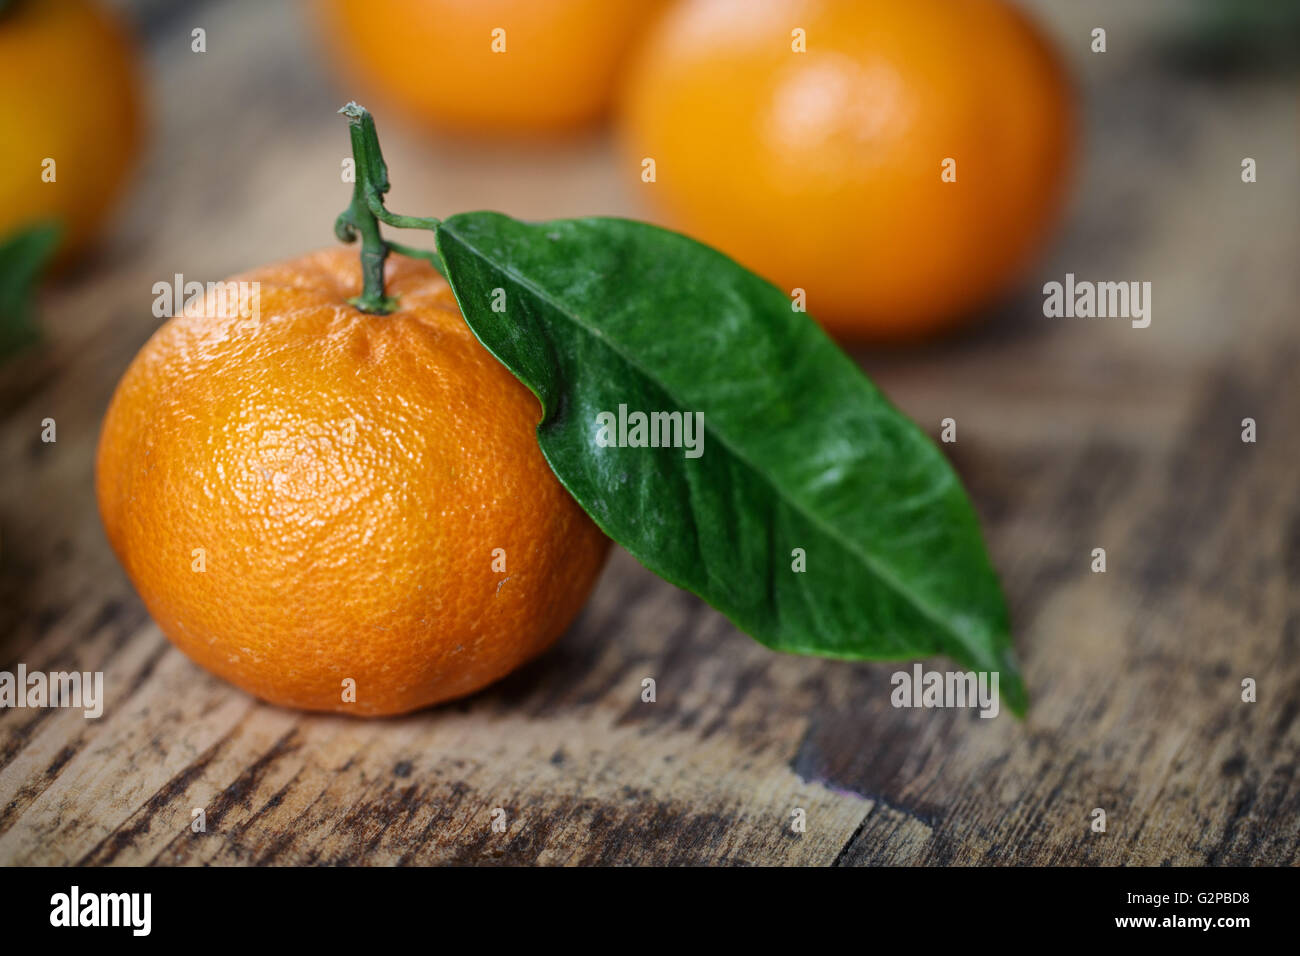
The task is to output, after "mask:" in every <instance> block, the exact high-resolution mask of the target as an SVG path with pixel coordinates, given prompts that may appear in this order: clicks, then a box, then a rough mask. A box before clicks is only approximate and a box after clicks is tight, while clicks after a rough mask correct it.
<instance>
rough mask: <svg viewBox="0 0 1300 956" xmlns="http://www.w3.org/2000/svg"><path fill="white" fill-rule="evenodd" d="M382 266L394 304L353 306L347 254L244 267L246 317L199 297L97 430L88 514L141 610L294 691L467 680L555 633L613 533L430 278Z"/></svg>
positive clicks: (429, 686)
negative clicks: (575, 488)
mask: <svg viewBox="0 0 1300 956" xmlns="http://www.w3.org/2000/svg"><path fill="white" fill-rule="evenodd" d="M387 277H388V278H387V292H388V294H389V295H395V296H398V297H399V303H400V304H399V307H398V309H397V311H395V312H394V313H392V314H391V315H386V316H375V315H367V314H365V313H362V312H360V311H358V310H357V309H355V308H353V307H352V306H350V305H348V304H347V303H346V299H347V298H348V297H350V296H353V295H356V294H357V293H359V292H360V288H361V284H360V283H361V280H360V269H359V266H358V257H357V251H356V250H355V249H344V248H337V249H331V250H327V251H323V252H318V253H315V254H313V255H309V256H306V257H304V258H301V259H297V260H294V261H290V262H285V263H281V264H279V265H273V266H268V267H266V268H262V269H258V270H256V271H253V272H250V273H247V274H246V275H243V276H238V277H236V279H237V280H242V281H246V282H257V283H260V317H259V319H258V321H257V323H256V326H255V327H251V326H250V325H249V322H250V319H249V318H248V315H249V311H248V310H247V309H246V310H245V313H244V315H243V316H242V317H241V316H237V315H235V314H234V312H233V310H227V313H228V316H229V317H224V316H222V315H221V314H220V310H219V309H218V308H217V305H216V300H215V299H214V297H213V296H212V295H211V294H209V296H208V297H207V298H206V299H200V300H196V303H195V304H192V305H191V306H190V307H187V308H186V309H185V311H184V313H183V314H182V315H180V316H177V317H175V318H173V319H170V320H168V321H167V322H166V323H165V324H164V325H163V326H162V327H161V328H160V329H159V330H158V331H157V332H156V333H155V334H154V336H153V337H152V338H151V339H150V340H149V342H148V343H147V344H146V345H145V346H144V348H143V349H142V350H141V352H140V353H139V355H137V356H136V358H135V360H134V361H133V362H132V363H131V365H130V367H129V368H128V370H127V372H126V374H125V376H124V377H123V378H122V381H121V383H120V384H119V385H118V388H117V391H116V393H115V394H114V396H113V400H112V403H111V404H110V406H109V409H108V414H107V416H106V418H105V420H104V426H103V432H102V434H101V436H100V441H99V451H98V460H97V467H96V490H97V492H98V497H99V510H100V515H101V516H102V518H103V522H104V527H105V529H106V531H107V533H108V539H109V541H110V543H111V544H112V546H113V549H114V550H115V551H116V553H117V555H118V557H119V559H120V560H121V562H122V564H123V565H124V567H125V568H126V571H127V573H128V574H129V576H130V578H131V580H132V582H133V583H134V584H135V586H136V589H137V590H138V591H139V593H140V596H141V598H142V599H143V600H144V603H145V605H146V606H147V607H148V609H149V612H150V613H151V614H152V615H153V617H154V620H155V621H157V623H158V625H159V627H160V628H161V629H162V630H163V632H164V633H165V634H166V635H167V636H168V637H169V638H171V640H172V641H173V643H175V644H176V646H177V647H179V648H180V649H181V650H182V651H184V652H185V653H186V654H188V655H189V656H190V657H191V658H193V659H194V660H195V661H197V662H198V663H199V664H201V665H203V666H204V667H206V668H207V669H208V670H210V671H212V672H213V673H215V674H218V675H220V676H222V677H224V678H226V679H227V680H229V681H231V682H232V683H234V684H237V685H238V686H240V687H242V688H244V689H245V690H247V691H249V692H250V693H252V694H255V695H257V696H258V697H261V698H263V699H264V700H268V701H271V702H272V703H275V704H280V705H283V706H286V707H295V708H302V709H306V710H321V711H337V712H341V713H350V714H363V715H382V714H398V713H403V712H406V711H411V710H415V709H417V708H421V707H426V706H428V705H430V704H435V703H438V702H439V701H445V700H449V699H451V698H455V697H460V696H463V695H465V694H469V693H472V692H474V691H476V690H478V689H480V688H482V687H484V686H486V685H487V684H490V683H492V682H493V681H495V680H497V679H498V678H501V677H503V676H505V675H506V674H508V673H509V672H510V671H512V670H514V669H515V668H516V667H518V666H520V665H521V664H523V663H524V662H525V661H528V660H529V659H531V658H533V657H534V656H536V655H537V654H539V653H540V652H542V651H543V650H544V649H545V648H546V647H548V646H549V645H550V644H551V643H552V642H553V641H555V640H556V638H558V637H559V636H560V634H561V633H563V631H564V630H565V629H566V628H567V627H568V625H569V623H570V622H571V621H572V619H573V617H574V616H575V615H576V614H577V613H578V611H579V610H580V609H581V607H582V605H583V603H584V602H585V600H586V598H587V595H588V593H589V592H590V590H591V588H592V586H593V584H594V582H595V580H596V577H597V575H598V573H599V571H600V568H601V566H602V563H603V561H604V558H605V554H606V551H607V547H608V540H607V539H606V538H605V536H604V535H603V534H602V533H601V532H600V531H599V530H598V529H597V528H596V526H595V524H594V523H592V521H591V520H590V519H589V518H588V517H587V515H586V514H585V513H584V512H583V511H582V510H581V509H580V508H579V507H578V505H577V504H576V503H575V502H574V501H573V499H572V498H571V497H570V496H569V494H568V492H566V491H565V490H564V488H563V487H562V486H561V485H560V483H559V481H558V480H557V479H556V478H555V476H554V474H553V473H552V472H551V469H550V467H549V466H548V465H547V464H546V461H545V459H544V458H543V457H542V454H541V451H540V449H539V447H538V445H537V440H536V436H535V429H536V426H537V422H538V420H539V418H540V415H541V410H540V406H539V404H538V402H537V399H536V398H535V397H534V396H533V395H532V393H530V392H529V391H528V389H527V388H525V387H524V386H523V385H522V384H520V383H519V382H518V381H517V380H516V379H515V378H514V377H513V376H512V375H511V374H510V373H509V372H508V371H507V370H506V369H505V367H504V366H502V365H501V364H500V363H499V362H498V361H497V360H496V359H495V358H493V357H492V356H491V355H490V354H489V353H488V351H487V350H486V349H484V348H483V346H482V345H481V344H479V342H478V340H477V339H475V338H474V336H473V335H472V334H471V332H470V331H469V329H468V327H467V326H466V324H465V322H464V319H463V318H462V317H461V313H460V310H459V308H458V307H457V305H456V302H455V300H454V298H453V297H452V294H451V292H450V290H449V288H448V286H447V284H446V282H445V281H444V280H443V279H442V278H441V277H440V276H438V275H437V274H436V273H435V272H434V271H433V270H432V269H431V268H430V267H429V266H428V264H426V263H422V262H417V261H414V260H410V259H405V258H402V257H399V256H392V257H390V260H389V263H388V269H387ZM241 323H242V325H241ZM200 548H202V549H205V552H206V553H205V555H203V559H204V564H205V567H206V569H205V570H203V571H196V570H194V567H195V562H196V560H197V556H196V554H195V550H196V549H200ZM497 548H500V549H503V550H504V558H505V562H506V563H505V571H504V572H502V571H500V570H496V569H494V568H493V561H494V559H496V558H499V557H500V553H499V552H497V553H494V549H497ZM347 679H351V680H353V681H355V686H356V702H355V703H349V702H345V701H344V700H343V689H344V685H343V682H344V681H345V680H347Z"/></svg>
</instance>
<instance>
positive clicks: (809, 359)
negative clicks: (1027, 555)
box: [436, 212, 1026, 713]
mask: <svg viewBox="0 0 1300 956" xmlns="http://www.w3.org/2000/svg"><path fill="white" fill-rule="evenodd" d="M436 235H437V245H438V251H439V253H440V254H441V256H442V258H443V262H444V263H445V265H446V267H447V269H446V274H447V276H448V278H449V281H450V283H451V286H452V289H453V291H454V292H455V295H456V298H457V300H458V301H459V303H460V306H461V310H462V311H463V312H464V314H465V319H466V321H467V322H468V323H469V325H470V328H471V329H472V330H473V331H474V334H475V335H477V336H478V338H479V340H480V341H481V342H482V343H483V344H484V345H485V346H486V347H487V348H488V350H489V351H491V352H492V354H493V355H495V356H496V357H497V358H498V359H500V360H501V361H502V362H503V363H504V364H505V366H506V367H507V368H508V369H510V371H511V372H513V373H514V374H515V375H516V376H517V377H518V378H519V379H520V380H521V381H522V382H523V383H524V384H525V385H527V386H528V387H529V388H530V389H531V390H532V391H533V393H534V394H535V395H536V396H537V397H538V399H539V400H540V401H541V404H542V408H543V417H542V421H541V423H540V425H539V426H538V429H537V438H538V442H539V444H540V445H541V449H542V452H543V454H544V455H545V456H546V459H547V461H548V462H550V465H551V468H552V469H553V470H554V471H555V474H556V475H557V476H558V477H559V479H560V481H561V482H562V483H563V484H564V486H565V487H566V488H567V489H568V490H569V491H570V493H572V495H573V496H574V498H575V499H577V501H578V503H579V504H580V505H582V507H583V508H584V509H586V511H587V512H588V513H589V514H590V515H591V516H592V518H593V519H595V521H596V523H597V524H598V525H600V527H601V528H602V529H603V530H604V531H605V533H606V534H608V535H609V536H610V537H611V538H613V539H614V540H615V541H617V542H618V543H619V544H621V545H622V546H623V547H624V548H626V549H627V550H628V551H630V552H631V553H632V554H633V555H634V556H635V557H636V558H637V559H638V560H639V561H640V562H641V563H642V564H644V565H645V566H646V567H648V568H650V569H651V570H652V571H654V572H655V573H657V574H659V575H660V576H662V577H664V578H666V579H667V580H669V581H671V582H672V583H673V584H676V585H678V586H679V587H682V588H686V589H687V590H689V591H692V592H694V593H695V594H698V595H700V596H701V597H703V598H704V599H705V600H706V601H708V602H709V603H710V604H712V605H713V606H714V607H716V608H718V609H719V610H720V611H722V612H723V613H724V614H726V615H727V617H729V618H730V619H731V620H732V621H733V622H734V623H735V624H736V625H737V626H738V627H740V628H741V629H742V630H744V631H746V632H747V633H749V634H751V635H752V636H753V637H755V638H757V639H758V640H759V641H761V642H762V643H764V644H766V645H768V646H769V647H772V648H775V649H777V650H782V651H791V652H794V653H800V654H816V655H822V656H827V657H837V658H848V659H872V660H898V659H906V658H912V657H922V656H929V655H932V654H935V653H939V652H942V653H945V654H947V655H948V656H950V657H952V658H953V659H955V660H957V661H959V662H961V663H962V664H963V665H966V666H968V667H971V668H974V669H977V670H981V671H997V672H999V683H1000V688H1001V691H1002V694H1003V696H1004V698H1005V699H1006V701H1007V703H1008V704H1009V706H1010V707H1011V709H1012V710H1013V711H1014V712H1016V713H1023V712H1024V708H1025V706H1026V694H1025V688H1024V684H1023V682H1022V680H1021V678H1020V674H1019V671H1018V670H1017V667H1016V664H1015V660H1014V656H1013V653H1012V649H1011V641H1010V631H1009V626H1008V618H1007V611H1006V605H1005V602H1004V600H1003V597H1002V592H1001V589H1000V587H999V585H998V581H997V576H996V574H995V573H994V571H993V568H992V565H991V563H990V561H989V558H988V555H987V553H986V552H985V549H984V545H983V541H982V539H981V536H980V530H979V525H978V522H977V519H976V517H975V513H974V511H973V509H972V508H971V505H970V502H969V501H968V499H967V497H966V494H965V492H964V491H963V489H962V486H961V483H960V481H959V479H958V478H957V476H956V474H955V473H954V472H953V470H952V468H951V466H950V465H949V464H948V462H947V460H946V459H945V458H944V456H943V455H942V454H941V453H940V451H939V450H938V448H937V447H936V446H935V445H934V443H933V442H932V441H930V439H929V438H928V437H927V436H926V435H925V434H924V433H923V432H922V431H921V430H920V429H919V428H917V427H916V425H914V424H913V423H912V422H911V421H909V420H908V419H907V418H906V417H904V416H903V415H902V414H901V413H900V412H898V411H897V410H896V409H895V408H894V407H893V406H892V405H891V404H890V403H889V402H888V401H887V400H886V399H885V397H884V396H883V395H881V393H880V392H879V391H878V390H877V389H876V388H875V387H874V386H873V385H872V384H871V382H869V381H868V380H867V378H866V377H865V376H864V375H863V374H862V372H861V370H860V369H859V368H858V367H857V365H855V364H854V363H853V362H852V361H851V360H850V359H849V358H848V357H847V356H846V355H845V354H844V353H843V352H841V351H840V349H839V348H838V347H837V346H836V345H835V344H834V343H833V342H832V341H831V340H830V339H829V338H827V336H826V335H825V334H824V333H823V332H822V331H821V330H820V329H819V328H818V327H817V326H816V325H815V324H814V323H813V322H812V321H810V319H809V318H808V317H807V316H806V315H803V314H799V313H795V312H793V311H792V309H791V303H790V299H788V298H787V297H786V296H785V295H784V294H783V293H782V292H781V291H780V290H779V289H777V288H776V287H774V286H772V285H770V284H769V283H767V282H766V281H764V280H763V279H761V278H759V277H758V276H756V275H754V274H753V273H751V272H749V271H747V270H745V269H744V268H742V267H741V266H739V265H737V264H736V263H735V262H733V261H732V260H730V259H728V258H727V257H726V256H724V255H722V254H721V253H719V252H716V251H714V250H713V249H710V248H709V247H707V246H704V245H701V244H700V243H697V242H695V241H694V240H691V239H689V238H687V237H685V236H682V235H678V234H676V233H673V232H668V231H665V230H662V229H658V228H656V227H654V226H649V225H646V224H643V223H637V222H631V221H627V220H620V219H600V218H593V219H578V220H561V221H554V222H545V223H522V222H518V221H516V220H513V219H510V218H508V217H506V216H502V215H500V214H497V213H487V212H479V213H467V214H463V215H457V216H452V217H451V218H450V219H447V220H446V221H445V222H444V223H442V224H441V225H440V226H439V227H438V230H437V234H436ZM773 241H774V242H779V241H780V237H779V236H774V237H773ZM497 290H503V291H504V303H505V309H504V311H494V309H493V304H494V303H496V304H497V305H498V308H499V307H500V303H501V302H502V292H499V291H497ZM620 405H625V406H626V408H627V413H628V415H629V416H630V415H631V413H632V412H634V411H641V412H646V413H649V412H657V411H662V412H682V413H696V412H702V413H703V416H704V418H703V433H704V437H703V446H702V454H701V455H700V456H699V457H694V458H693V457H687V455H686V454H685V449H683V448H680V447H602V445H601V444H600V443H599V442H598V436H599V435H600V434H601V433H600V429H599V424H598V421H599V420H598V417H597V416H598V415H599V414H600V413H602V412H609V413H614V414H618V412H619V406H620ZM609 437H617V436H616V435H611V436H609ZM796 548H802V549H803V551H804V553H805V555H806V567H807V570H806V571H804V572H802V573H798V572H795V571H793V570H792V565H793V562H794V558H793V557H792V552H793V550H794V549H796Z"/></svg>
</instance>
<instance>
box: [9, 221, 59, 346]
mask: <svg viewBox="0 0 1300 956" xmlns="http://www.w3.org/2000/svg"><path fill="white" fill-rule="evenodd" d="M62 232H63V230H62V228H61V227H60V226H59V225H58V224H57V223H54V222H45V223H40V224H38V225H35V226H30V227H28V228H25V229H22V230H20V231H18V232H16V233H13V234H12V235H10V236H7V237H5V238H4V239H3V240H0V358H3V357H5V356H7V355H9V354H11V353H13V352H16V351H18V350H19V349H21V348H23V347H24V346H26V345H29V344H31V343H32V342H34V341H35V340H36V339H37V338H39V333H38V331H37V328H36V321H35V313H36V310H35V306H34V305H33V303H32V298H33V295H34V293H35V291H36V281H37V280H38V279H39V278H40V276H41V274H42V272H43V271H44V269H45V267H46V265H47V264H48V263H49V261H50V259H51V257H52V256H53V255H54V250H55V249H56V248H57V247H58V244H59V237H60V235H61V234H62Z"/></svg>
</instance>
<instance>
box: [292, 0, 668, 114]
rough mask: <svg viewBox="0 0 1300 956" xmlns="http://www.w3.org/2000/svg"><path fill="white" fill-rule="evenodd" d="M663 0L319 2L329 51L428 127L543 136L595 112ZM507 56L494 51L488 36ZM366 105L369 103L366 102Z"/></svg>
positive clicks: (365, 88)
mask: <svg viewBox="0 0 1300 956" xmlns="http://www.w3.org/2000/svg"><path fill="white" fill-rule="evenodd" d="M662 5H663V0H545V2H537V0H473V2H466V0H313V6H314V7H315V8H316V11H317V13H318V15H319V21H320V23H321V25H322V28H323V32H324V33H325V36H326V39H327V41H328V42H329V45H330V51H331V55H332V57H333V58H334V59H335V60H338V61H339V62H341V63H342V64H343V66H344V68H345V72H346V74H347V75H348V76H349V77H350V78H355V79H356V80H357V81H358V83H359V84H360V91H361V93H362V94H363V95H364V96H365V97H367V98H368V97H370V96H371V95H372V94H373V95H374V96H375V97H376V99H377V100H378V101H379V102H380V103H383V104H385V105H388V106H392V107H394V108H396V109H398V110H400V111H402V112H403V113H405V114H406V115H407V116H408V117H412V118H414V119H416V120H417V121H419V122H421V123H423V124H425V125H426V126H430V127H434V128H439V129H452V130H457V131H461V132H468V133H472V134H480V135H482V134H487V135H497V134H525V135H528V134H545V133H552V132H556V131H562V130H567V129H570V128H573V127H578V126H582V125H584V124H588V123H591V122H592V121H594V120H596V119H598V118H599V117H600V116H601V115H602V114H604V113H605V112H606V110H607V109H608V107H609V105H610V102H611V100H612V97H613V91H614V87H615V77H616V74H617V71H618V70H619V68H620V67H621V65H622V64H623V62H624V60H625V59H626V57H627V55H628V51H629V48H630V46H631V44H632V43H633V41H634V40H635V39H636V37H637V36H638V34H639V33H640V32H641V31H642V30H643V28H644V27H645V26H646V25H647V24H648V23H649V21H650V20H651V19H652V18H653V16H654V15H655V14H656V13H657V12H658V10H659V9H660V8H661V7H662ZM498 28H499V29H501V30H504V31H505V52H504V53H498V52H493V47H492V42H493V31H494V30H497V29H498ZM367 105H372V104H370V103H367Z"/></svg>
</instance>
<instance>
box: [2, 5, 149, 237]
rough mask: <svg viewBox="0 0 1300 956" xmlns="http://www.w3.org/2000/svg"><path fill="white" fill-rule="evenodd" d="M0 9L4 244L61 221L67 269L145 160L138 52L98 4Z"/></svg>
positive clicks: (23, 6)
mask: <svg viewBox="0 0 1300 956" xmlns="http://www.w3.org/2000/svg"><path fill="white" fill-rule="evenodd" d="M0 6H2V9H0V129H3V130H4V140H3V146H2V147H0V237H3V236H7V235H9V234H10V233H13V232H15V231H17V230H20V229H23V228H25V227H28V226H31V225H33V224H35V223H37V222H43V221H51V220H53V221H57V222H59V223H60V224H61V226H62V227H63V230H64V232H63V238H62V243H61V247H60V253H59V255H60V258H61V259H62V260H63V261H66V260H67V259H68V258H69V257H70V256H71V255H72V254H74V253H75V252H76V251H77V250H78V249H80V248H81V247H82V246H84V245H85V243H86V242H87V241H88V240H89V239H90V238H91V236H92V235H93V234H94V232H95V230H96V229H97V228H98V227H99V225H100V223H101V222H102V221H103V219H104V217H105V216H106V215H107V214H108V212H109V211H110V209H111V207H112V204H113V200H114V199H115V198H116V197H117V194H118V193H119V192H120V190H121V187H122V186H123V184H124V181H125V180H126V178H127V176H128V174H129V173H130V171H131V168H132V166H133V164H134V162H135V160H136V157H137V156H138V154H139V151H140V141H141V137H142V133H143V125H144V124H143V105H142V102H141V99H142V97H141V87H140V78H139V76H138V74H137V69H136V60H137V51H136V49H135V46H134V44H133V43H132V42H131V38H130V36H129V35H128V34H127V33H126V31H125V30H124V29H123V28H122V27H121V26H120V24H119V23H118V22H117V21H116V20H115V19H114V18H113V17H112V16H110V14H109V13H108V12H107V11H106V10H105V9H104V8H103V7H102V6H101V5H100V4H99V3H96V2H93V0H10V2H8V3H6V4H3V5H0Z"/></svg>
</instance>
